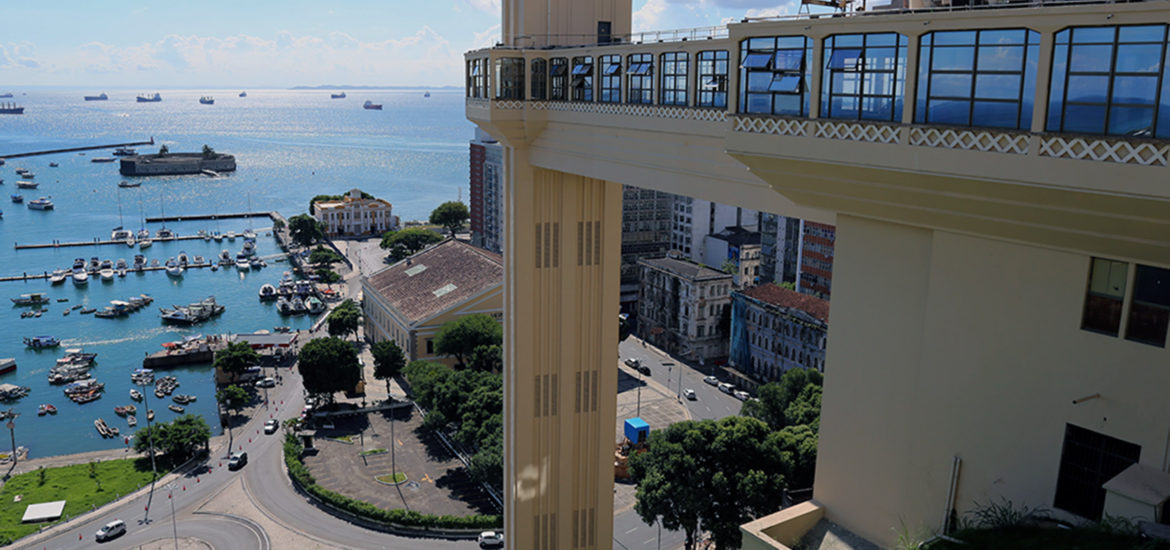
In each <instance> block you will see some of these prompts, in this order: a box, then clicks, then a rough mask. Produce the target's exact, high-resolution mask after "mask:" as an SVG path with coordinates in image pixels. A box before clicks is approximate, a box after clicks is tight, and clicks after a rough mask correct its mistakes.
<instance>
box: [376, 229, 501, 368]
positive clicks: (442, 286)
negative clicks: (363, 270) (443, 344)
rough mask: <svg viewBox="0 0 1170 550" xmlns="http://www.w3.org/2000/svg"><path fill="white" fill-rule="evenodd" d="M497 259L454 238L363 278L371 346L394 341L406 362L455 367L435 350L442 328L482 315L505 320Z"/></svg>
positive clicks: (499, 261) (453, 360)
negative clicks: (426, 362) (372, 343)
mask: <svg viewBox="0 0 1170 550" xmlns="http://www.w3.org/2000/svg"><path fill="white" fill-rule="evenodd" d="M503 277H504V268H503V263H502V261H501V258H500V255H499V254H495V253H493V252H488V251H486V250H483V249H481V248H478V247H475V246H472V245H470V244H467V243H464V242H463V241H458V240H455V239H447V240H445V241H443V242H440V243H438V244H436V245H434V246H431V247H428V248H426V249H424V250H422V251H421V252H419V253H417V254H414V255H413V256H410V257H408V258H406V259H404V260H402V261H399V262H397V263H395V264H393V265H391V266H388V267H385V268H383V269H381V270H379V271H377V272H375V273H374V274H372V275H369V276H367V277H362V281H361V282H362V311H363V313H365V323H366V325H365V329H366V337H367V338H368V339H369V340H370V342H381V341H383V340H392V341H394V343H396V344H398V347H400V348H402V352H403V353H404V354H405V355H406V360H407V362H410V361H415V360H418V359H426V360H428V361H436V362H440V363H446V364H448V365H453V364H454V363H455V359H454V358H453V357H449V356H446V355H442V354H440V353H438V352H436V351H435V342H434V339H435V336H436V335H437V334H438V333H439V329H441V328H442V327H443V324H444V323H447V322H448V321H454V320H456V319H459V318H460V317H463V316H466V315H473V314H476V313H483V314H487V315H491V316H492V317H494V318H496V319H501V320H502V319H503V316H504V315H503V292H502V288H501V287H502V284H503Z"/></svg>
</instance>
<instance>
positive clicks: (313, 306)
mask: <svg viewBox="0 0 1170 550" xmlns="http://www.w3.org/2000/svg"><path fill="white" fill-rule="evenodd" d="M305 306H306V307H308V308H309V313H310V314H312V315H317V314H319V313H322V312H324V311H325V302H322V301H321V300H320V299H318V298H317V297H316V296H310V297H309V299H308V300H305Z"/></svg>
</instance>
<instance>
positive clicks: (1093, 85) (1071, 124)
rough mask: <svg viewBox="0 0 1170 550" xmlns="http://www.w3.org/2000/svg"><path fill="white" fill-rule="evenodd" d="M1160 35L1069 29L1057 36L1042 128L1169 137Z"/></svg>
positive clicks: (1150, 29)
mask: <svg viewBox="0 0 1170 550" xmlns="http://www.w3.org/2000/svg"><path fill="white" fill-rule="evenodd" d="M1166 35H1167V26H1166V25H1130V26H1115V27H1074V28H1072V29H1068V30H1065V31H1061V32H1060V33H1057V36H1056V37H1057V43H1058V45H1057V46H1056V47H1055V48H1054V49H1053V60H1052V85H1051V92H1050V95H1049V100H1048V102H1049V113H1048V121H1047V126H1046V128H1047V129H1048V130H1049V131H1054V132H1084V133H1094V134H1109V135H1128V136H1138V137H1164V136H1166V135H1167V134H1168V133H1170V128H1165V126H1166V121H1167V120H1170V118H1168V117H1165V116H1164V113H1165V111H1166V110H1170V101H1167V95H1166V93H1165V88H1166V86H1165V82H1164V79H1165V78H1166ZM1061 42H1067V43H1070V44H1071V45H1070V46H1063V45H1060V43H1061ZM1159 95H1161V97H1159Z"/></svg>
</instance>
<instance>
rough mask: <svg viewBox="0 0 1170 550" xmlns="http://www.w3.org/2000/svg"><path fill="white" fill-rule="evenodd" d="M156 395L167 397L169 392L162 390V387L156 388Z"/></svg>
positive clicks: (161, 397)
mask: <svg viewBox="0 0 1170 550" xmlns="http://www.w3.org/2000/svg"><path fill="white" fill-rule="evenodd" d="M154 396H155V397H157V398H159V399H166V398H167V392H165V391H162V390H161V389H156V390H154Z"/></svg>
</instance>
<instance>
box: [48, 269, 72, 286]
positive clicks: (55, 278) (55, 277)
mask: <svg viewBox="0 0 1170 550" xmlns="http://www.w3.org/2000/svg"><path fill="white" fill-rule="evenodd" d="M68 277H69V272H68V271H65V270H64V269H54V270H53V274H52V275H50V276H49V282H50V283H53V284H54V285H59V284H64V283H65V279H66V278H68Z"/></svg>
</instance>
